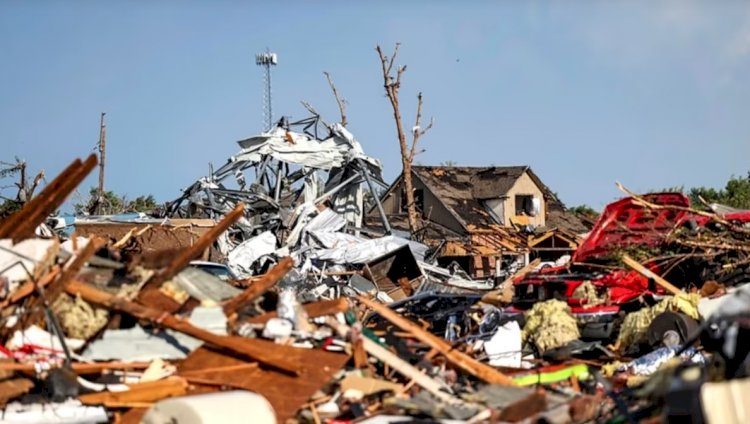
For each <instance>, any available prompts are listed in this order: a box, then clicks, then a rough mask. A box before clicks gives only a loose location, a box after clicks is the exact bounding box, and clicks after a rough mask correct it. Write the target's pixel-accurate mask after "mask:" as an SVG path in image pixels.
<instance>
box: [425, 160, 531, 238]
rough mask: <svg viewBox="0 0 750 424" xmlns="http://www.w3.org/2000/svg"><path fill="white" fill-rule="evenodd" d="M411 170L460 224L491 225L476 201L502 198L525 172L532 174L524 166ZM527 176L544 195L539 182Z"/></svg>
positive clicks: (491, 222)
mask: <svg viewBox="0 0 750 424" xmlns="http://www.w3.org/2000/svg"><path fill="white" fill-rule="evenodd" d="M412 171H413V172H414V174H415V175H416V176H417V178H419V179H420V180H421V181H422V182H423V183H424V184H425V185H426V186H427V187H428V188H429V189H430V191H432V193H433V194H434V195H435V196H437V197H438V198H439V199H440V200H441V201H442V202H443V204H444V205H445V206H446V207H447V208H448V209H449V210H450V211H451V212H452V213H453V214H454V215H455V217H456V218H457V219H458V220H459V222H461V224H462V225H463V226H464V227H467V226H468V225H475V226H480V227H481V226H489V225H492V224H495V221H494V220H493V219H492V217H491V216H490V214H489V213H487V211H486V210H485V208H484V206H482V204H481V203H480V200H483V199H490V198H498V197H502V196H504V195H505V194H506V193H507V192H508V191H509V190H510V189H511V188H512V187H513V185H514V184H515V183H516V181H517V180H518V179H519V178H520V177H521V176H522V175H523V174H524V173H525V172H528V173H529V175H530V176H531V175H532V174H533V173H532V172H531V169H530V168H529V167H528V166H483V167H469V166H413V167H412ZM531 178H532V179H533V180H534V182H535V183H536V184H537V185H538V186H539V188H540V190H542V192H544V193H545V196H546V191H545V190H544V188H545V187H544V185H543V184H541V181H539V179H538V178H536V177H535V176H532V177H531ZM467 229H468V228H467Z"/></svg>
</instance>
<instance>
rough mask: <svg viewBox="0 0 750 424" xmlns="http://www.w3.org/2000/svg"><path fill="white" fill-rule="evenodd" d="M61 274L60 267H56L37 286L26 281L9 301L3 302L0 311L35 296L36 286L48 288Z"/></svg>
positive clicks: (0, 304)
mask: <svg viewBox="0 0 750 424" xmlns="http://www.w3.org/2000/svg"><path fill="white" fill-rule="evenodd" d="M59 274H60V266H59V265H55V266H54V267H53V268H52V270H51V271H50V272H48V273H46V274H44V275H43V276H42V278H40V279H39V280H38V281H37V282H36V284H34V282H33V281H26V282H24V283H23V284H22V285H21V287H19V288H18V289H16V291H14V292H13V293H12V294H11V295H10V296H8V298H7V299H5V300H3V301H2V303H0V309H5V308H6V307H7V306H8V305H12V304H14V303H18V302H20V301H21V300H23V299H25V298H26V297H28V296H29V295H31V294H33V293H34V291H35V289H36V286H37V285H38V286H39V287H42V288H44V287H46V286H47V285H49V283H51V282H52V281H53V280H54V279H55V278H56V277H57V276H58V275H59Z"/></svg>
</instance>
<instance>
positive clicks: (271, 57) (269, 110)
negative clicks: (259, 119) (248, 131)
mask: <svg viewBox="0 0 750 424" xmlns="http://www.w3.org/2000/svg"><path fill="white" fill-rule="evenodd" d="M277 63H278V57H277V56H276V53H271V52H270V51H269V50H268V49H267V48H266V51H265V53H258V54H256V55H255V64H256V65H258V66H262V67H264V68H266V72H265V74H264V76H263V83H264V85H265V87H264V88H265V92H264V93H263V100H264V102H263V103H264V104H263V120H264V121H265V122H263V124H264V125H265V130H266V131H268V130H270V129H271V127H272V126H273V103H272V102H271V66H276V64H277Z"/></svg>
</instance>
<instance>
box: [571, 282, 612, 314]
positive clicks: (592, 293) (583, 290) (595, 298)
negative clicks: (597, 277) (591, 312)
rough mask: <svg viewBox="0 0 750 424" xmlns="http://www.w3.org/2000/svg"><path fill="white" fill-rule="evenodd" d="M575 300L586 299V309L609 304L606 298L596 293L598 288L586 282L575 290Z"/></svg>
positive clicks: (584, 305)
mask: <svg viewBox="0 0 750 424" xmlns="http://www.w3.org/2000/svg"><path fill="white" fill-rule="evenodd" d="M572 297H573V299H584V300H586V303H584V304H583V307H584V308H589V307H592V306H596V305H602V304H604V303H606V302H607V298H606V296H599V294H598V293H597V292H596V286H595V285H594V283H592V282H591V281H588V280H587V281H584V282H583V284H581V285H579V286H578V287H576V289H575V290H573V296H572Z"/></svg>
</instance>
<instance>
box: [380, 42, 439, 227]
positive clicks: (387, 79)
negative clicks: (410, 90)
mask: <svg viewBox="0 0 750 424" xmlns="http://www.w3.org/2000/svg"><path fill="white" fill-rule="evenodd" d="M400 45H401V44H400V43H396V46H395V48H394V49H393V55H392V56H391V57H390V58H389V57H388V56H387V55H385V54H384V53H383V50H382V49H381V48H380V46H376V47H375V50H376V51H377V52H378V57H379V58H380V66H381V69H382V71H383V87H384V88H385V93H386V95H387V97H388V100H390V102H391V106H392V107H393V118H394V120H395V121H396V133H397V135H398V141H399V147H400V148H401V164H402V167H403V172H402V176H403V184H404V193H405V195H406V209H407V216H408V219H409V229H410V231H411V233H412V235H416V234H417V233H418V232H419V220H420V216H419V214H418V213H417V208H416V204H415V202H414V184H413V181H412V177H411V174H412V170H411V168H412V162H413V161H414V156H415V155H416V154H417V151H416V149H417V142H418V141H419V138H420V137H421V136H422V135H424V134H425V133H426V132H427V130H429V129H430V128H432V119H430V124H429V125H428V126H427V128H425V129H421V128H420V121H421V119H422V93H419V95H418V96H417V99H418V105H417V119H416V122H417V124H416V125H415V127H414V129H413V130H412V143H411V146H409V145H408V144H407V140H406V132H405V131H404V128H403V121H402V119H401V109H400V107H399V100H398V92H399V89H400V88H401V76H402V75H403V74H404V72H406V65H402V66H396V65H395V62H396V56H397V55H398V49H399V47H400ZM394 66H396V75H395V78H394V76H393V74H392V71H393V67H394Z"/></svg>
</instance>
